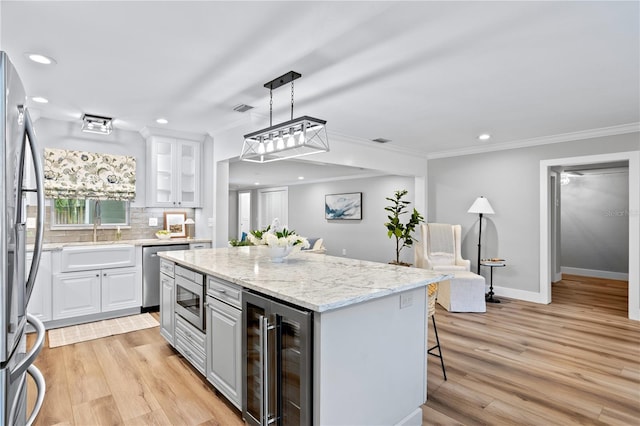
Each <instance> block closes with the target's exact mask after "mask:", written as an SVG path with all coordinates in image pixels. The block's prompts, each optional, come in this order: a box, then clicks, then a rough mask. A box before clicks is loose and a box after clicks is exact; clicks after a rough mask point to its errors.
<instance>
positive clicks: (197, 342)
mask: <svg viewBox="0 0 640 426" xmlns="http://www.w3.org/2000/svg"><path fill="white" fill-rule="evenodd" d="M176 333H181V334H182V335H183V336H184V338H185V339H186V340H189V341H190V342H191V344H192V345H194V346H195V347H197V348H199V349H200V350H201V351H202V353H204V352H205V342H206V335H205V334H204V333H203V332H202V331H200V330H198V329H197V328H195V327H194V326H192V325H191V323H189V322H188V321H186V320H185V319H184V318H182V317H181V316H180V315H176Z"/></svg>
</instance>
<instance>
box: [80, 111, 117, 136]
mask: <svg viewBox="0 0 640 426" xmlns="http://www.w3.org/2000/svg"><path fill="white" fill-rule="evenodd" d="M112 130H113V119H112V118H109V117H100V116H98V115H90V114H84V115H83V116H82V131H83V132H87V133H97V134H99V135H110V134H111V131H112Z"/></svg>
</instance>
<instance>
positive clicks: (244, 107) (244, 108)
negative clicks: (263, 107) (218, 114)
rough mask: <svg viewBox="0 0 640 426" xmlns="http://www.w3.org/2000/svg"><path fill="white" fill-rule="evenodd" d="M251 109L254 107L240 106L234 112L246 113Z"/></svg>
mask: <svg viewBox="0 0 640 426" xmlns="http://www.w3.org/2000/svg"><path fill="white" fill-rule="evenodd" d="M250 109H253V107H252V106H251V105H247V104H240V105H236V106H234V107H233V110H234V111H238V112H246V111H249V110H250Z"/></svg>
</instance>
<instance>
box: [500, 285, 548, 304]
mask: <svg viewBox="0 0 640 426" xmlns="http://www.w3.org/2000/svg"><path fill="white" fill-rule="evenodd" d="M493 292H494V293H495V295H496V296H497V297H499V296H502V297H508V298H510V299H518V300H524V301H525V302H533V303H546V302H545V301H544V299H543V298H542V295H541V294H540V293H538V292H534V291H527V290H518V289H515V288H508V287H496V286H493Z"/></svg>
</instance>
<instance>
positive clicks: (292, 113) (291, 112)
mask: <svg viewBox="0 0 640 426" xmlns="http://www.w3.org/2000/svg"><path fill="white" fill-rule="evenodd" d="M291 120H293V80H291Z"/></svg>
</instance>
